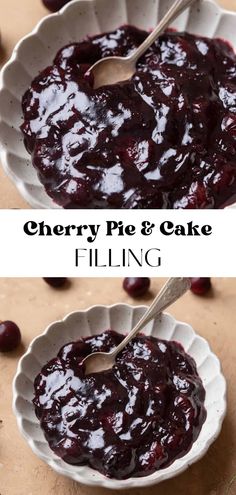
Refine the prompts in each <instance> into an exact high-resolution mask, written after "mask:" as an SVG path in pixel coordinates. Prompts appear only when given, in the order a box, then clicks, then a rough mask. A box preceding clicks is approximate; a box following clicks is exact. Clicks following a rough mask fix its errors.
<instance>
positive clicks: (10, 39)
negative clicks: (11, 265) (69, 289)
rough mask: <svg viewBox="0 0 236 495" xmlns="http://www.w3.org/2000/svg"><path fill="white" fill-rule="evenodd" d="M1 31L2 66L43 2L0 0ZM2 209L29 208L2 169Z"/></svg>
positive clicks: (232, 2)
mask: <svg viewBox="0 0 236 495" xmlns="http://www.w3.org/2000/svg"><path fill="white" fill-rule="evenodd" d="M218 1H219V3H220V4H221V5H223V6H225V7H227V8H229V9H232V10H233V9H234V10H236V0H218ZM0 7H1V11H0V30H1V33H2V41H3V49H2V51H1V53H0V65H2V64H3V63H4V62H5V61H7V59H8V58H9V57H10V55H11V52H12V49H13V48H14V46H15V44H16V43H17V41H18V40H19V39H20V38H22V36H24V35H25V34H27V33H29V32H30V31H31V30H32V28H33V27H34V26H35V25H36V23H37V22H38V21H39V20H40V19H41V18H42V17H43V15H45V14H46V13H47V12H48V11H47V10H46V8H44V7H43V5H42V2H41V0H0ZM0 208H29V205H28V204H27V203H26V201H25V200H24V199H23V198H22V197H21V196H20V194H19V192H18V191H17V189H16V187H15V186H14V184H13V183H12V182H11V181H10V179H8V177H6V175H5V173H4V172H3V170H2V167H0Z"/></svg>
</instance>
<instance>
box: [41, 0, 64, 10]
mask: <svg viewBox="0 0 236 495" xmlns="http://www.w3.org/2000/svg"><path fill="white" fill-rule="evenodd" d="M42 2H43V4H44V5H45V7H47V9H49V10H51V12H57V11H58V10H60V9H62V7H64V5H66V4H67V3H69V2H71V0H42Z"/></svg>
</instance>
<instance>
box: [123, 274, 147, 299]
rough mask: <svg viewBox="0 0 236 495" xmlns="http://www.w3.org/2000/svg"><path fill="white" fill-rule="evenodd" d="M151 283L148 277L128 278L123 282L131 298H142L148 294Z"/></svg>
mask: <svg viewBox="0 0 236 495" xmlns="http://www.w3.org/2000/svg"><path fill="white" fill-rule="evenodd" d="M150 283H151V281H150V278H148V277H136V278H135V277H127V278H125V279H124V281H123V289H124V290H125V291H126V292H127V293H128V294H129V296H131V297H141V296H144V294H146V293H147V292H148V289H149V287H150Z"/></svg>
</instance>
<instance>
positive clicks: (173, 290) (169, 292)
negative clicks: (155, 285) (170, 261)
mask: <svg viewBox="0 0 236 495" xmlns="http://www.w3.org/2000/svg"><path fill="white" fill-rule="evenodd" d="M190 285H191V282H190V278H183V277H176V278H169V279H168V280H167V282H166V284H165V285H164V286H163V287H162V289H161V291H160V292H159V294H157V296H156V297H155V299H154V301H153V302H152V304H151V306H150V307H149V308H148V309H147V311H146V312H145V313H144V315H143V316H142V318H141V319H140V320H139V322H138V323H137V325H135V327H134V328H133V330H131V332H130V333H129V334H128V335H127V336H126V337H125V338H124V339H123V340H122V342H121V343H120V344H119V345H118V346H117V347H116V348H115V350H114V351H113V352H111V353H110V354H111V356H112V357H115V356H116V355H117V354H118V353H119V352H120V351H121V350H122V349H123V348H124V347H125V346H126V345H127V344H128V342H129V341H130V340H132V339H133V338H134V337H135V335H136V334H137V333H138V332H140V330H141V329H142V328H143V327H145V325H146V324H147V323H148V322H149V321H150V320H152V319H153V318H154V317H155V316H157V315H158V314H160V313H161V312H162V311H163V310H164V309H166V308H167V306H170V305H171V304H172V303H174V302H175V301H177V299H179V298H180V297H181V296H182V295H183V294H184V293H185V292H186V291H187V290H188V289H189V288H190Z"/></svg>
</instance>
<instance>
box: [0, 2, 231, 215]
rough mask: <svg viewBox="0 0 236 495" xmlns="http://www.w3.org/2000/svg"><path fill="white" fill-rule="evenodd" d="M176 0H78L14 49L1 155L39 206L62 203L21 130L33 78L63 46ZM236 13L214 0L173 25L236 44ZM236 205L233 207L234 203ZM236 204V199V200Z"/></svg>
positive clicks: (143, 19)
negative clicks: (53, 197)
mask: <svg viewBox="0 0 236 495" xmlns="http://www.w3.org/2000/svg"><path fill="white" fill-rule="evenodd" d="M171 2H172V0H145V1H144V0H74V1H73V2H71V3H69V4H67V5H66V6H65V7H64V8H63V9H62V10H61V11H60V12H59V13H56V14H51V15H49V16H47V17H45V18H44V19H43V20H42V21H41V22H40V23H39V24H38V25H37V26H36V28H35V29H34V30H33V32H32V33H31V34H29V35H28V36H26V37H24V38H23V39H22V40H21V41H20V42H19V43H18V44H17V46H16V48H15V49H14V51H13V54H12V57H11V59H10V60H9V62H8V63H7V64H6V65H5V67H4V68H3V69H2V71H1V75H0V144H1V146H0V159H1V162H2V165H3V168H4V170H5V172H6V173H7V175H8V176H9V177H10V178H11V179H12V180H13V182H14V183H15V185H16V186H17V188H18V190H19V191H20V193H21V195H22V196H23V197H24V199H25V200H26V201H27V202H28V203H29V204H30V205H31V206H32V207H33V208H60V207H59V206H58V205H56V203H54V202H53V201H52V200H51V198H50V197H49V196H48V195H47V193H46V192H45V190H44V187H43V185H42V184H41V183H40V181H39V179H38V177H37V173H36V170H35V169H34V167H33V165H32V162H31V157H30V155H29V154H28V153H27V151H26V149H25V147H24V143H23V138H22V134H21V131H20V129H19V127H20V124H21V122H22V110H21V99H22V96H23V94H24V93H25V91H26V89H27V88H28V87H29V85H30V83H31V81H32V79H33V78H34V77H35V76H36V75H37V74H38V73H39V71H41V70H42V69H44V68H45V67H46V66H47V65H50V64H51V62H52V60H53V58H54V56H55V54H56V52H57V51H58V49H59V48H61V47H62V46H64V45H66V44H68V43H71V42H74V41H79V40H81V39H83V38H84V37H86V36H87V35H93V34H97V33H100V32H104V31H109V30H111V29H115V28H116V27H118V26H119V25H121V24H124V23H130V24H133V25H135V26H138V27H140V28H144V29H150V28H153V27H154V26H156V24H157V22H158V20H159V19H160V18H161V17H162V16H163V13H164V12H165V11H166V9H167V8H168V7H169V6H170V4H171ZM235 24H236V12H235V13H234V12H228V11H225V10H223V9H221V8H220V7H219V6H218V5H217V4H215V3H214V1H213V0H204V1H203V2H202V3H198V2H197V3H196V4H195V5H194V6H192V8H191V9H188V10H187V11H185V12H184V13H183V14H182V15H181V16H180V17H179V18H178V19H177V20H176V21H175V22H174V24H173V27H174V28H176V29H178V30H187V31H189V32H191V33H195V34H200V35H205V36H209V37H214V36H216V37H221V38H224V39H226V40H229V41H230V43H231V44H232V45H233V46H234V47H235V49H236V29H235ZM231 207H232V206H231ZM234 207H236V203H235V204H234Z"/></svg>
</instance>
